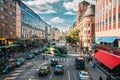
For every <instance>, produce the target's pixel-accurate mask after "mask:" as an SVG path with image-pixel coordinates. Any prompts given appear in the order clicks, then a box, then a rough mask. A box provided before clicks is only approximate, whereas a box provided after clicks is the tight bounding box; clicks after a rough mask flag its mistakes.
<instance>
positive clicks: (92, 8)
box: [83, 5, 95, 17]
mask: <svg viewBox="0 0 120 80" xmlns="http://www.w3.org/2000/svg"><path fill="white" fill-rule="evenodd" d="M87 16H95V5H89V6H88V7H87V10H86V12H85V14H84V15H83V17H87Z"/></svg>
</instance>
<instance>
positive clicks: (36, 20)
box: [20, 2, 46, 31]
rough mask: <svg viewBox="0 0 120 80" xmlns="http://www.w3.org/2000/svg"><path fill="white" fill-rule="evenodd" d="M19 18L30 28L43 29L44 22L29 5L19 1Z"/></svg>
mask: <svg viewBox="0 0 120 80" xmlns="http://www.w3.org/2000/svg"><path fill="white" fill-rule="evenodd" d="M20 5H21V20H22V22H23V23H25V24H27V25H29V26H30V27H32V28H35V29H40V30H43V31H45V24H46V23H45V22H44V21H43V20H42V19H41V18H40V16H38V15H37V14H36V13H35V12H33V11H32V10H31V9H30V8H29V7H27V6H26V5H25V4H23V3H22V2H21V4H20Z"/></svg>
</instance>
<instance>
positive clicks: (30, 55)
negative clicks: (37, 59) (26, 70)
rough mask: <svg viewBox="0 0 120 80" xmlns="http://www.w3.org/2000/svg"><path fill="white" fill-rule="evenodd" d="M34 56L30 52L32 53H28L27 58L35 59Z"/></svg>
mask: <svg viewBox="0 0 120 80" xmlns="http://www.w3.org/2000/svg"><path fill="white" fill-rule="evenodd" d="M33 58H34V54H32V53H30V54H28V55H27V58H26V59H28V60H30V59H33Z"/></svg>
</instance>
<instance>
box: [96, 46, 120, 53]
mask: <svg viewBox="0 0 120 80" xmlns="http://www.w3.org/2000/svg"><path fill="white" fill-rule="evenodd" d="M96 48H97V49H100V50H103V51H106V52H109V53H111V54H116V55H120V48H117V47H111V46H103V45H97V46H96Z"/></svg>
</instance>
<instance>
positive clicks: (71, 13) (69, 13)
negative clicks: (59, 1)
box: [64, 11, 76, 15]
mask: <svg viewBox="0 0 120 80" xmlns="http://www.w3.org/2000/svg"><path fill="white" fill-rule="evenodd" d="M64 14H66V15H76V13H73V12H71V11H69V12H66V13H64Z"/></svg>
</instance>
